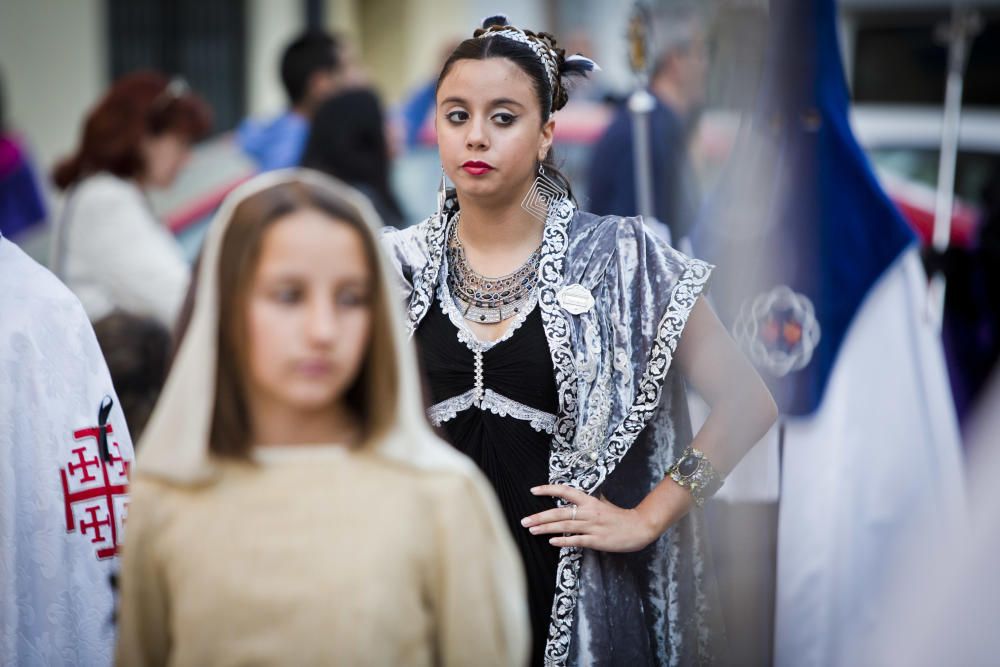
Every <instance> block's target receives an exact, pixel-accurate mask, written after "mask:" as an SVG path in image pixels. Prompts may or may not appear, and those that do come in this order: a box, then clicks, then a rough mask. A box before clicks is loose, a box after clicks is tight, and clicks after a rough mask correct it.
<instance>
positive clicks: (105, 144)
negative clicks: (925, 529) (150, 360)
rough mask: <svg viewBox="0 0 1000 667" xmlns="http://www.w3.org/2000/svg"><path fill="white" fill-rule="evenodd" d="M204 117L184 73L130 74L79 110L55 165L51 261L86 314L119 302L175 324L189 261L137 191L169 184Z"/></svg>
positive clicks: (202, 131) (96, 315)
mask: <svg viewBox="0 0 1000 667" xmlns="http://www.w3.org/2000/svg"><path fill="white" fill-rule="evenodd" d="M210 124H211V117H210V113H209V110H208V107H207V106H206V104H205V103H204V102H203V101H202V100H201V98H200V97H198V96H197V95H195V94H193V93H192V92H190V90H188V88H187V85H186V84H185V83H184V82H183V81H182V80H180V79H175V80H173V81H171V80H169V79H167V78H166V77H165V76H162V75H160V74H157V73H153V72H140V73H135V74H129V75H127V76H124V77H122V78H121V79H119V80H118V81H116V82H115V83H114V85H112V86H111V88H110V90H108V92H107V93H106V94H105V95H104V97H103V98H102V99H101V100H100V101H99V102H98V103H97V105H96V106H95V107H94V109H93V110H91V112H90V113H89V114H88V115H87V118H86V120H85V122H84V125H83V131H82V134H81V137H80V145H79V147H78V148H77V150H76V151H75V152H74V153H73V154H72V155H70V156H69V157H67V158H66V159H65V160H63V161H62V162H61V163H59V164H58V165H57V166H56V168H55V170H54V171H53V181H54V182H55V184H56V185H57V186H58V187H59V188H60V189H63V190H65V191H66V199H65V202H64V205H63V210H62V213H61V215H59V216H58V218H57V225H56V229H55V231H54V234H53V239H54V242H53V250H52V264H53V269H54V271H55V273H56V274H57V275H59V276H60V277H61V278H62V279H63V281H64V282H66V284H67V285H68V286H69V288H70V289H72V290H73V291H74V292H75V293H76V295H77V296H78V297H80V301H82V302H83V305H84V308H85V309H86V310H87V314H88V315H89V316H90V318H91V320H93V321H96V320H99V319H100V318H102V317H104V316H105V315H108V314H110V313H111V312H112V311H113V310H115V309H121V310H125V311H127V312H130V313H133V314H135V315H139V316H149V317H154V318H155V319H157V320H158V321H160V322H161V323H162V324H164V325H166V326H171V325H172V324H173V320H174V317H175V316H176V314H177V310H178V308H179V307H180V304H181V300H182V299H183V297H184V291H185V289H186V287H187V281H188V276H189V269H188V265H187V263H186V262H185V260H184V257H183V255H182V254H181V251H180V248H179V246H178V245H177V243H176V241H175V240H174V239H173V237H172V236H171V235H170V232H169V231H167V230H166V229H164V228H163V226H162V225H161V224H160V223H159V222H158V221H157V220H156V218H155V217H154V216H153V213H152V211H151V210H150V208H149V204H148V202H147V200H146V195H145V191H146V190H147V189H151V188H167V187H169V186H170V185H171V184H172V183H173V182H174V179H176V177H177V174H178V172H179V171H180V169H181V168H182V167H183V166H184V164H185V162H186V161H187V159H188V155H189V153H190V149H191V145H192V144H193V143H194V142H196V141H198V140H199V139H201V138H203V137H204V136H205V135H206V134H207V133H208V130H209V127H210Z"/></svg>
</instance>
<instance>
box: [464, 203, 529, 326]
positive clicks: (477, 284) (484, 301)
mask: <svg viewBox="0 0 1000 667" xmlns="http://www.w3.org/2000/svg"><path fill="white" fill-rule="evenodd" d="M447 255H448V289H449V290H450V291H451V294H452V296H453V297H454V299H455V302H456V303H457V305H458V307H459V311H460V312H461V313H462V317H464V318H465V319H467V320H469V321H470V322H478V323H479V324H496V323H498V322H503V321H504V320H508V319H510V318H511V317H514V316H515V315H517V314H518V313H520V312H521V309H522V308H524V306H525V304H526V303H527V302H528V300H529V299H530V298H531V294H532V292H533V291H534V289H535V287H536V286H537V285H538V264H539V262H540V261H541V259H542V246H540V245H539V246H538V248H536V249H535V251H534V252H533V253H531V256H529V257H528V259H527V260H526V261H525V262H524V264H522V265H521V266H520V267H519V268H518V269H517V270H516V271H514V272H513V273H509V274H507V275H506V276H500V277H499V278H488V277H486V276H483V275H481V274H479V273H476V272H475V271H474V270H473V269H472V267H470V266H469V262H468V260H467V259H466V258H465V250H464V249H463V248H462V242H461V241H460V240H459V238H458V220H455V224H454V225H452V227H451V232H450V234H449V236H448V250H447Z"/></svg>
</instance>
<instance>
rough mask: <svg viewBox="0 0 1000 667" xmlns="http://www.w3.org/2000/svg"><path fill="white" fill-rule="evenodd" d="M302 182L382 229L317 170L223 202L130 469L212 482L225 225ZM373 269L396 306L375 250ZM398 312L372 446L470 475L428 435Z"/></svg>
mask: <svg viewBox="0 0 1000 667" xmlns="http://www.w3.org/2000/svg"><path fill="white" fill-rule="evenodd" d="M295 181H298V182H303V183H308V184H309V185H311V186H314V187H317V188H321V189H323V190H326V191H327V192H329V193H330V194H331V195H333V196H335V197H336V198H337V199H339V200H341V201H343V202H344V203H345V205H346V206H347V207H349V208H351V209H354V210H355V211H356V212H357V214H358V217H360V218H361V219H362V220H364V221H365V224H366V226H367V229H368V231H369V233H370V234H371V235H372V237H373V239H374V243H375V245H376V246H377V245H378V234H379V229H380V228H381V224H380V222H379V219H378V216H377V215H376V213H375V211H374V209H373V208H372V206H371V204H369V202H368V200H367V199H365V198H364V197H363V196H361V195H360V194H359V193H358V192H356V191H355V190H354V189H352V188H350V187H348V186H346V185H343V184H342V183H339V182H337V181H335V180H333V179H332V178H329V177H327V176H324V175H323V174H320V173H319V172H316V171H312V170H308V169H285V170H281V171H275V172H270V173H267V174H263V175H260V176H257V177H255V178H253V179H251V180H250V181H248V182H247V183H244V184H243V185H241V186H239V187H238V188H236V189H235V190H234V191H233V192H232V193H230V194H229V196H228V197H226V199H225V201H224V202H223V204H222V207H221V208H220V209H219V211H218V213H216V215H215V218H214V219H213V220H212V223H211V225H210V226H209V229H208V234H207V236H206V237H205V244H204V248H203V250H202V257H201V264H200V267H199V273H198V282H197V292H196V294H195V300H194V311H193V313H192V317H191V321H190V323H189V325H188V329H187V332H186V334H185V336H184V340H183V342H182V343H181V346H180V349H179V350H178V352H177V357H176V359H175V361H174V364H173V367H172V368H171V371H170V375H169V377H168V378H167V382H166V385H165V386H164V388H163V393H162V394H161V396H160V400H159V402H158V403H157V405H156V409H155V411H154V412H153V415H152V416H151V417H150V420H149V424H148V425H147V427H146V430H145V433H144V435H143V438H142V442H141V446H140V448H139V455H138V463H137V470H138V471H139V472H140V473H141V474H143V475H150V476H154V477H158V478H160V479H164V480H167V481H171V482H174V483H179V484H198V483H201V482H207V481H209V480H211V478H212V476H213V466H212V461H211V458H210V456H209V449H208V440H209V433H210V429H211V422H212V412H213V406H214V404H215V373H216V365H217V354H218V350H217V349H216V347H217V341H218V327H219V304H218V296H219V289H218V281H219V270H218V267H219V253H220V250H221V246H222V239H223V237H224V236H225V232H226V228H227V227H228V226H229V222H230V220H231V219H232V216H233V212H234V210H235V209H236V207H237V206H238V205H239V204H240V203H241V202H242V201H244V200H245V199H246V198H247V197H250V196H251V195H254V194H257V193H258V192H261V191H263V190H266V189H268V188H271V187H274V186H276V185H280V184H282V183H289V182H295ZM376 257H377V259H376V263H377V264H378V266H377V267H376V271H378V272H379V275H380V276H381V279H382V280H381V283H382V285H383V286H384V289H386V290H389V298H388V299H387V302H388V303H390V304H392V303H397V304H401V300H400V298H399V297H398V295H397V294H396V290H395V286H396V284H397V281H398V280H399V278H398V276H397V275H396V274H395V273H394V272H393V271H392V270H391V269H390V267H389V266H388V265H387V263H386V261H385V260H384V258H383V257H382V254H381V253H380V252H378V251H376ZM399 310H400V309H399V308H389V311H390V312H389V319H390V322H391V324H392V329H393V339H394V341H395V345H396V358H397V359H398V360H399V365H400V368H399V378H400V391H399V392H398V396H399V399H398V403H397V408H396V419H395V425H394V426H393V427H391V428H389V429H388V431H387V434H386V436H385V437H384V438H382V439H381V440H380V441H379V442H377V443H373V447H374V449H375V450H376V451H377V452H378V453H380V454H382V455H384V456H385V457H386V458H389V459H393V460H396V461H399V462H401V463H405V464H407V465H412V466H415V467H419V468H428V469H450V470H465V471H469V470H472V469H473V468H474V465H473V464H472V463H471V462H470V461H469V460H468V459H466V458H465V457H463V456H460V455H459V454H458V453H457V452H456V451H455V450H454V449H452V448H450V447H449V446H447V445H446V444H444V443H442V442H441V441H440V440H439V439H438V438H437V437H436V436H435V435H434V434H433V432H432V431H431V430H430V427H429V426H428V425H427V421H426V420H425V418H424V416H423V408H422V406H421V404H420V395H421V394H420V383H419V380H418V376H417V365H416V361H415V359H414V354H413V350H412V346H411V343H410V342H409V341H408V340H407V337H406V334H405V332H404V327H403V322H402V316H401V313H400V312H399Z"/></svg>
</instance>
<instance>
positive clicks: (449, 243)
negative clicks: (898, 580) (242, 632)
mask: <svg viewBox="0 0 1000 667" xmlns="http://www.w3.org/2000/svg"><path fill="white" fill-rule="evenodd" d="M593 67H594V64H593V63H592V62H591V61H589V60H588V59H586V58H583V57H581V56H573V55H571V56H567V55H566V54H565V53H564V52H563V51H562V50H561V49H559V48H558V46H557V45H556V41H555V40H554V39H553V38H552V37H551V36H550V35H547V34H545V33H539V34H535V33H533V32H531V31H528V30H521V29H519V28H515V27H513V26H510V25H507V23H506V20H505V19H503V18H502V17H494V18H493V19H488V20H487V21H486V23H485V24H484V27H483V28H482V29H479V30H477V31H476V32H475V34H474V36H473V38H471V39H468V40H466V41H464V42H462V43H461V44H460V45H459V46H458V47H457V48H456V49H455V51H454V52H453V53H452V55H451V57H450V58H448V60H447V62H446V63H445V65H444V67H443V69H442V72H441V76H440V78H439V80H438V86H437V110H436V127H437V135H438V147H439V151H440V155H441V161H442V167H443V170H444V172H445V174H447V176H448V177H449V178H450V180H451V181H452V182H453V183H454V185H455V190H454V192H442V194H441V196H440V199H439V201H440V202H441V205H440V210H439V211H438V214H437V215H435V216H433V217H431V218H429V219H428V220H426V221H424V222H423V223H421V224H419V225H417V226H415V227H411V228H409V229H406V230H403V231H400V232H396V233H388V234H386V235H385V237H384V241H385V244H386V246H387V248H388V250H389V252H390V255H391V256H392V257H393V258H394V261H395V263H396V267H397V270H398V272H399V274H400V276H401V278H402V279H403V283H404V286H405V288H406V290H407V292H406V293H407V309H408V321H409V326H410V330H411V332H412V333H413V334H414V335H415V337H416V339H417V341H418V343H419V347H420V350H421V354H422V357H423V362H424V367H425V368H426V371H427V375H428V379H429V385H430V390H431V394H432V398H433V401H434V405H432V407H431V408H430V410H429V416H430V418H431V421H432V422H433V423H435V424H437V425H440V426H441V427H442V429H443V431H444V433H445V434H446V435H447V437H448V439H449V440H450V441H451V443H452V444H453V445H454V446H456V447H457V448H458V449H459V450H461V451H463V452H465V453H466V454H468V455H469V456H470V457H471V458H473V459H474V460H475V461H476V462H477V463H478V464H479V466H480V467H481V468H482V469H483V471H484V472H485V473H486V476H487V477H488V478H489V479H490V481H491V482H492V483H493V485H494V489H495V490H496V491H497V494H498V495H499V497H500V502H501V506H502V507H503V510H504V514H505V516H506V519H507V522H508V525H509V527H510V529H511V530H512V531H513V533H514V536H515V541H516V542H517V544H518V547H519V550H520V553H521V557H522V560H523V562H524V565H525V568H526V570H527V575H528V590H529V606H530V610H531V623H532V630H533V635H534V645H533V652H532V662H533V664H542V663H543V662H544V663H545V664H547V665H564V664H600V665H604V664H622V665H624V664H628V665H651V664H704V663H708V662H711V661H712V659H713V647H712V640H713V638H715V637H716V635H715V634H713V630H714V629H715V626H716V619H717V617H718V609H717V606H716V604H715V600H714V599H713V595H712V586H711V575H710V569H709V567H708V560H707V558H706V555H705V553H704V545H705V536H704V531H703V527H702V520H701V514H700V512H699V511H698V510H697V509H695V510H694V511H692V507H693V506H695V505H700V504H701V502H703V501H704V499H705V498H706V497H708V496H709V495H711V494H712V493H713V492H714V491H715V489H716V488H718V486H719V485H720V484H721V477H722V475H724V474H725V473H726V472H727V471H729V470H730V469H731V468H732V467H733V466H734V465H735V464H736V462H737V461H738V460H739V459H740V458H741V457H742V456H743V454H744V453H745V452H746V451H747V450H748V449H749V448H750V447H751V446H752V445H753V444H754V443H755V442H757V440H758V439H759V438H760V437H761V436H762V435H763V434H764V433H765V432H766V431H767V430H768V428H769V427H770V426H771V424H772V423H773V422H774V420H775V418H776V414H777V413H776V407H775V405H774V402H773V400H772V399H771V396H770V394H769V393H768V391H767V389H766V387H765V386H764V384H763V382H762V381H761V379H760V378H759V377H758V376H757V374H756V372H755V371H754V370H753V367H752V366H751V365H750V364H749V362H748V361H747V360H746V359H744V358H743V356H742V355H741V354H740V352H739V351H738V349H737V347H736V345H735V344H734V342H733V341H732V340H731V339H730V337H729V335H728V333H727V332H726V330H725V328H724V327H723V325H722V324H721V323H720V322H719V320H718V319H717V318H716V316H715V314H714V312H713V311H712V309H711V307H710V306H709V305H708V304H707V303H706V301H705V300H704V299H703V298H701V294H702V292H703V290H704V289H705V287H706V285H707V284H708V279H709V274H710V272H711V269H712V267H710V266H709V265H707V264H705V263H704V262H701V261H699V260H696V259H692V258H689V257H686V256H685V255H683V254H681V253H679V252H677V251H676V250H674V249H673V248H671V247H669V246H668V245H666V244H665V243H663V242H662V241H661V240H659V239H658V238H657V237H656V236H655V235H654V234H651V233H650V232H648V231H647V229H646V228H645V226H644V225H643V222H642V220H641V219H638V218H621V217H617V216H605V217H598V216H594V215H591V214H589V213H585V212H583V211H579V210H577V207H576V204H575V202H574V200H573V197H572V194H571V189H570V187H569V183H567V182H566V180H565V179H564V178H562V177H561V176H560V175H559V173H558V171H557V170H556V169H555V168H554V167H552V165H551V147H552V136H553V129H554V126H555V120H554V118H553V113H555V112H556V111H558V110H559V109H560V108H561V107H562V106H563V105H564V104H565V103H566V100H567V95H568V92H567V84H568V80H569V79H570V78H571V77H572V76H573V75H578V74H581V73H584V72H586V71H589V70H591V69H593ZM674 362H676V363H674ZM685 382H688V383H690V384H691V386H693V387H694V388H695V389H697V390H698V391H699V393H700V394H701V395H702V396H703V397H705V399H706V400H707V401H708V403H709V404H710V406H711V408H712V410H711V414H710V416H709V417H708V420H707V421H706V423H705V425H704V426H703V427H702V428H701V430H700V431H699V432H698V433H697V434H696V435H694V436H693V437H692V433H691V426H690V421H689V418H688V414H687V404H686V400H685ZM471 605H472V603H470V606H471Z"/></svg>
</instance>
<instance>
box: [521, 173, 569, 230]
mask: <svg viewBox="0 0 1000 667" xmlns="http://www.w3.org/2000/svg"><path fill="white" fill-rule="evenodd" d="M567 194H568V193H567V192H566V190H564V189H563V188H562V187H561V186H560V185H559V184H558V183H556V182H555V181H554V180H552V179H551V178H549V177H548V176H546V175H545V167H544V166H543V165H542V164H541V163H539V164H538V176H536V177H535V182H534V183H532V184H531V188H530V189H529V190H528V192H527V193H526V194H525V195H524V199H523V200H522V201H521V208H523V209H524V210H525V211H527V212H528V213H530V214H531V215H533V216H535V217H536V218H538V219H539V220H541V221H542V222H545V221H546V220H547V219H548V217H549V208H550V207H551V206H552V204H553V203H554V202H557V201H559V200H561V199H565V198H566V196H567Z"/></svg>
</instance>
